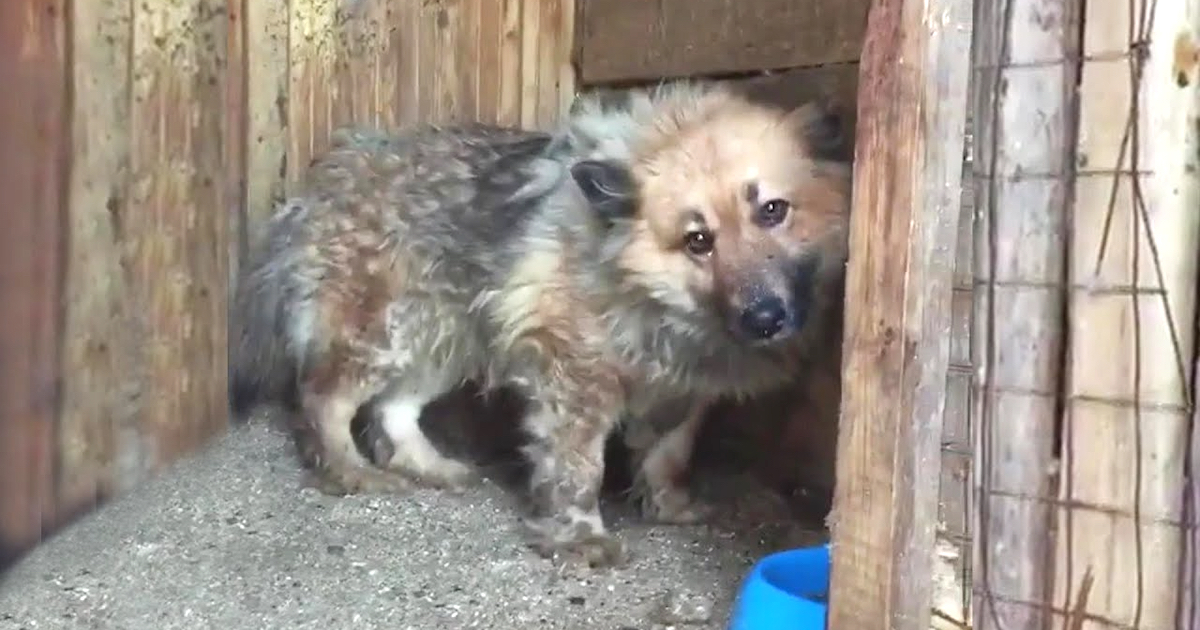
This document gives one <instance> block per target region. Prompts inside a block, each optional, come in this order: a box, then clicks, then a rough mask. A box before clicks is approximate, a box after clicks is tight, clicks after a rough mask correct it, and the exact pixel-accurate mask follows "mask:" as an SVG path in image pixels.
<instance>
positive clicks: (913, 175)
mask: <svg viewBox="0 0 1200 630" xmlns="http://www.w3.org/2000/svg"><path fill="white" fill-rule="evenodd" d="M971 19H972V15H971V2H970V0H927V1H926V2H915V1H906V0H876V1H875V2H874V4H873V5H872V7H871V12H870V16H869V18H868V24H867V35H866V41H865V43H864V46H863V54H862V61H861V62H860V63H861V65H860V75H859V92H858V94H859V96H858V133H857V144H856V147H855V173H854V175H855V177H854V201H853V204H854V207H853V214H852V217H851V221H850V252H851V254H850V263H849V267H848V270H847V285H846V318H845V332H844V340H845V342H844V353H845V354H844V357H845V358H844V362H843V374H844V376H843V390H842V419H841V428H840V432H839V440H838V464H837V470H838V475H837V488H836V492H835V498H834V512H833V517H832V518H831V527H832V530H833V567H832V575H831V580H832V584H831V593H830V596H831V599H830V609H829V627H831V628H836V629H837V630H870V629H879V630H884V629H888V630H924V629H926V628H928V627H929V617H930V602H931V592H932V582H931V570H932V562H933V553H934V534H935V529H936V525H937V519H938V487H937V479H938V476H939V473H940V464H941V451H940V439H941V434H942V416H943V409H944V406H945V392H946V374H947V363H948V360H949V343H950V334H949V327H950V296H951V285H952V281H953V272H954V252H955V239H956V233H957V228H958V221H959V214H960V202H961V200H960V191H961V182H962V156H963V136H964V131H965V126H966V109H967V83H968V78H969V76H970V54H969V52H970V41H971V39H970V38H971Z"/></svg>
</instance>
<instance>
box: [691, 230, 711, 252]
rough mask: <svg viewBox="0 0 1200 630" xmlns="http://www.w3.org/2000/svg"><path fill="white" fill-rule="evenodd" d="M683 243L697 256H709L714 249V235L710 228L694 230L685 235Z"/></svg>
mask: <svg viewBox="0 0 1200 630" xmlns="http://www.w3.org/2000/svg"><path fill="white" fill-rule="evenodd" d="M683 245H684V247H687V250H688V251H689V252H691V253H692V254H695V255H696V256H707V255H708V254H711V253H712V250H713V245H714V243H713V235H712V232H709V231H708V230H692V231H691V232H688V233H687V234H685V235H684V237H683Z"/></svg>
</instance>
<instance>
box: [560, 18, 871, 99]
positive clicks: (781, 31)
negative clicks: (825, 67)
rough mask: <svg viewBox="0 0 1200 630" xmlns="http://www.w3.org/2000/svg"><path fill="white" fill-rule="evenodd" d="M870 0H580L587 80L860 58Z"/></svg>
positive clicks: (581, 57) (580, 48)
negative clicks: (797, 0)
mask: <svg viewBox="0 0 1200 630" xmlns="http://www.w3.org/2000/svg"><path fill="white" fill-rule="evenodd" d="M869 4H870V3H869V2H868V0H846V1H844V2H795V1H794V0H659V1H657V2H631V1H630V0H578V5H579V13H578V15H579V20H580V21H581V23H580V24H579V26H578V28H577V29H576V32H577V33H578V38H579V41H578V42H577V43H576V47H577V58H578V62H579V73H580V80H581V81H582V82H583V83H586V84H593V83H604V82H616V81H636V80H654V79H659V78H663V77H679V76H692V75H697V74H721V73H733V72H749V71H755V70H764V69H770V70H774V69H783V68H794V67H799V66H817V65H821V64H827V63H839V62H848V61H857V60H858V58H859V51H860V50H861V46H862V42H863V32H864V31H863V29H864V28H865V26H866V17H867V8H868V6H869Z"/></svg>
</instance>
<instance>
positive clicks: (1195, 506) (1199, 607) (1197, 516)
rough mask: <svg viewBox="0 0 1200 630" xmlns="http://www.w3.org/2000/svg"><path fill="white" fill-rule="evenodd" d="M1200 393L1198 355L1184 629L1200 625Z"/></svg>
mask: <svg viewBox="0 0 1200 630" xmlns="http://www.w3.org/2000/svg"><path fill="white" fill-rule="evenodd" d="M1195 333H1196V335H1197V336H1200V318H1198V319H1197V323H1196V331H1195ZM1197 393H1200V356H1197V357H1196V361H1195V364H1194V367H1193V368H1192V436H1191V438H1192V441H1191V445H1190V446H1189V448H1188V452H1189V455H1190V457H1189V459H1188V464H1187V466H1188V468H1187V477H1186V480H1185V481H1186V483H1187V489H1188V496H1187V498H1186V502H1187V510H1185V512H1184V514H1185V518H1184V524H1185V526H1187V527H1189V528H1190V529H1188V530H1185V535H1184V543H1185V549H1184V553H1183V561H1184V564H1183V575H1184V580H1183V605H1182V606H1180V607H1179V609H1180V613H1181V614H1180V619H1179V627H1180V628H1200V405H1197V404H1196V394H1197Z"/></svg>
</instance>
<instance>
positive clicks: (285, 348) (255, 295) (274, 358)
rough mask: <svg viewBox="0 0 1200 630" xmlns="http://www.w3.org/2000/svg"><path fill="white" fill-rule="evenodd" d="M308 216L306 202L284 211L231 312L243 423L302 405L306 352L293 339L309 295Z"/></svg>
mask: <svg viewBox="0 0 1200 630" xmlns="http://www.w3.org/2000/svg"><path fill="white" fill-rule="evenodd" d="M307 218H308V208H307V207H306V206H305V205H304V204H303V203H297V202H289V203H287V204H286V205H284V206H283V207H281V208H280V209H279V210H277V211H276V212H275V214H274V215H273V216H271V218H270V219H269V220H268V221H267V224H266V226H265V229H264V234H263V235H262V236H263V237H262V238H261V239H259V240H258V245H259V247H258V248H257V249H255V250H254V251H253V252H252V253H251V254H250V256H249V257H248V258H247V260H245V262H244V264H243V266H242V273H241V274H240V276H239V280H238V285H237V289H236V291H235V292H234V296H233V300H232V304H231V306H230V313H229V406H230V410H231V411H232V412H233V415H234V417H235V419H237V420H245V419H246V416H247V415H248V414H249V412H250V411H251V410H252V409H253V408H254V407H255V406H256V405H258V404H262V403H276V404H281V405H284V406H286V407H289V408H292V409H294V408H295V407H296V405H297V403H298V401H297V399H296V395H297V390H296V377H297V374H296V370H297V360H296V357H297V355H296V351H298V350H300V349H299V348H297V347H295V345H296V344H297V342H298V341H299V340H296V339H293V338H291V336H292V334H293V333H294V331H296V330H297V327H296V326H295V325H294V321H293V319H294V318H295V317H297V316H298V315H299V309H298V308H297V307H298V306H300V302H301V300H302V299H303V296H304V294H305V292H304V290H303V286H302V278H301V274H302V266H301V261H300V259H299V255H300V253H301V251H302V248H303V244H302V242H303V240H304V235H305V232H306V220H307Z"/></svg>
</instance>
